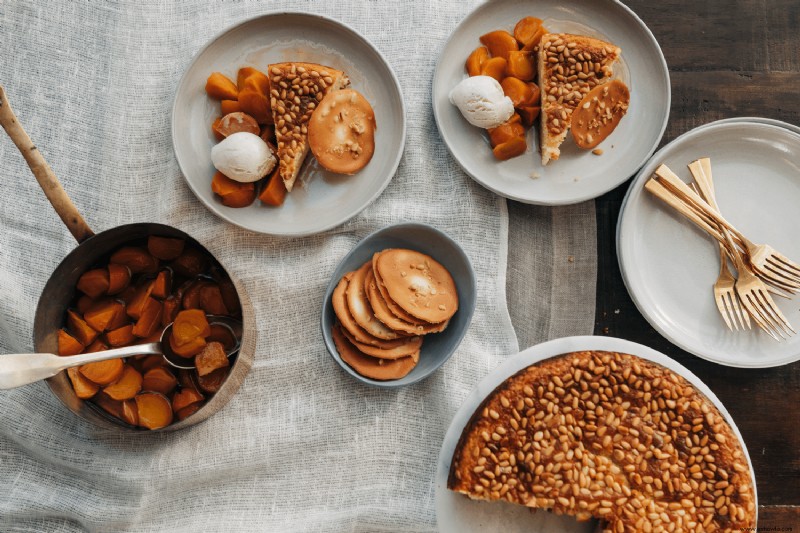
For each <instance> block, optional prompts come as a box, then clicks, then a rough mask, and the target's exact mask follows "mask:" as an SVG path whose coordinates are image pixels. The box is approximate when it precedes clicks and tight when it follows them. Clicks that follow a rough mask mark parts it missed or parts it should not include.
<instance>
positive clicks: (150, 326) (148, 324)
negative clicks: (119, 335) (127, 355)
mask: <svg viewBox="0 0 800 533" xmlns="http://www.w3.org/2000/svg"><path fill="white" fill-rule="evenodd" d="M162 310H163V306H162V304H161V302H159V301H158V300H156V299H155V298H148V299H147V300H146V301H145V303H144V305H142V312H141V314H140V315H139V320H137V321H136V325H135V326H133V334H134V335H136V336H137V337H143V338H144V337H149V336H150V335H153V334H154V333H155V332H156V330H157V329H158V327H159V326H160V325H161V312H162Z"/></svg>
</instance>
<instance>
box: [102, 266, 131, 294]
mask: <svg viewBox="0 0 800 533" xmlns="http://www.w3.org/2000/svg"><path fill="white" fill-rule="evenodd" d="M130 282H131V270H130V269H129V268H128V267H127V266H125V265H120V264H118V263H109V265H108V291H107V293H108V294H117V293H120V292H122V291H124V290H125V289H127V288H128V285H130Z"/></svg>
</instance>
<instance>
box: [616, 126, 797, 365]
mask: <svg viewBox="0 0 800 533" xmlns="http://www.w3.org/2000/svg"><path fill="white" fill-rule="evenodd" d="M700 157H710V158H711V167H712V172H713V177H714V186H715V189H716V193H717V201H718V202H719V205H720V209H721V211H722V213H723V215H725V217H726V218H727V219H728V220H729V221H730V222H731V223H732V224H733V225H734V226H736V227H737V228H738V229H739V230H740V231H742V232H743V233H744V234H745V235H748V236H749V237H750V238H751V239H752V240H753V241H754V242H759V243H769V244H771V245H773V246H775V247H776V248H777V249H778V250H780V251H781V252H782V253H783V254H784V255H786V256H787V257H789V258H790V259H793V260H795V261H800V242H798V240H797V239H796V237H795V235H794V229H795V228H797V227H800V212H798V210H797V205H798V202H800V174H799V173H798V162H799V161H800V135H799V134H798V130H797V128H796V127H793V126H791V125H788V124H782V123H780V122H777V121H762V120H758V119H748V118H744V119H733V120H724V121H720V122H713V123H711V124H706V125H704V126H700V127H699V128H695V129H694V130H692V131H690V132H687V133H685V134H683V135H681V136H680V137H678V138H677V139H675V140H674V141H672V142H671V143H669V144H668V145H666V146H665V147H664V148H662V149H661V150H659V152H658V153H657V154H656V155H654V156H653V158H652V159H651V160H650V162H649V163H648V164H647V165H646V166H645V168H643V169H642V171H641V172H640V173H639V175H638V176H637V177H636V179H635V180H634V181H633V183H632V184H631V186H630V188H629V189H628V194H627V196H626V198H625V201H624V202H623V206H622V209H621V211H620V216H619V223H618V225H617V256H618V259H619V264H620V270H621V272H622V278H623V280H624V281H625V286H626V287H627V288H628V292H630V294H631V298H632V299H633V301H634V303H635V304H636V306H637V308H638V309H639V311H641V313H642V315H644V317H645V318H646V319H647V321H648V322H650V324H651V325H652V326H653V327H654V328H655V329H656V330H658V332H659V333H661V334H662V335H663V336H664V337H666V338H667V339H668V340H669V341H670V342H672V343H673V344H675V345H676V346H679V347H681V348H683V349H684V350H686V351H687V352H690V353H693V354H695V355H697V356H698V357H702V358H704V359H707V360H709V361H713V362H715V363H719V364H723V365H729V366H737V367H746V368H763V367H770V366H778V365H785V364H788V363H792V362H794V361H797V360H800V337H799V336H797V335H795V336H793V337H791V338H789V339H788V340H787V341H785V342H780V343H779V342H775V341H774V340H772V339H771V338H770V337H768V336H767V335H766V334H764V333H762V332H761V331H757V330H753V331H730V330H728V328H727V327H726V326H725V323H724V322H723V321H722V318H721V317H720V315H719V312H718V311H717V307H716V305H715V303H714V297H713V293H712V290H711V289H712V285H713V283H714V282H715V281H716V279H717V275H718V273H719V255H718V254H719V252H718V250H717V246H716V245H715V243H714V241H713V240H712V239H711V238H710V237H708V236H707V235H706V234H705V233H703V232H702V231H700V230H699V229H696V228H695V226H694V225H692V224H691V223H690V222H688V221H686V220H685V219H683V218H682V217H681V216H680V215H677V214H676V213H675V212H674V211H672V209H671V208H669V207H667V206H666V205H664V204H662V203H661V202H660V201H659V200H657V199H656V198H654V197H652V195H650V194H649V193H647V192H646V191H645V190H644V183H645V182H646V180H648V179H649V178H650V176H651V175H652V173H653V171H654V170H655V168H656V167H657V166H658V165H660V164H662V163H664V164H667V165H669V167H670V168H671V169H672V170H674V171H675V172H676V173H677V174H678V175H679V176H681V177H683V178H684V179H685V180H687V181H688V179H689V176H690V174H689V171H688V169H687V168H686V165H688V164H689V163H691V162H692V161H694V160H695V159H698V158H700ZM775 300H776V304H777V305H778V306H779V307H780V308H781V310H782V311H783V314H784V315H785V316H786V318H787V319H788V320H789V322H791V323H792V324H793V325H795V326H797V325H798V324H800V310H798V303H797V299H796V298H795V299H793V300H784V299H782V298H776V299H775Z"/></svg>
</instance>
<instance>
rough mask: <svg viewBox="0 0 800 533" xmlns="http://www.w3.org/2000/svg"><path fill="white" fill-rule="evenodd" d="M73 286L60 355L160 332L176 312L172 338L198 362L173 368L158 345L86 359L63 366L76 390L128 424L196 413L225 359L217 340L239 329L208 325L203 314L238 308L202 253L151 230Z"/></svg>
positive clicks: (225, 344) (160, 422)
mask: <svg viewBox="0 0 800 533" xmlns="http://www.w3.org/2000/svg"><path fill="white" fill-rule="evenodd" d="M76 289H77V291H76V293H77V294H76V297H75V300H74V302H73V306H72V307H71V308H70V309H68V310H67V312H66V317H65V322H66V324H65V326H66V327H65V328H63V329H60V330H59V331H58V333H57V339H58V353H59V355H64V356H68V355H77V354H80V353H92V352H98V351H102V350H107V349H109V348H114V347H122V346H129V345H133V344H144V343H149V342H158V341H160V340H161V336H162V332H163V330H164V328H165V327H166V326H167V325H169V324H170V323H173V322H174V323H175V325H174V326H173V329H174V330H177V331H179V332H181V336H180V337H177V336H173V337H171V338H170V339H169V341H168V342H169V343H170V346H171V347H172V349H173V351H174V352H175V353H176V354H178V355H181V356H183V357H187V358H193V359H194V360H195V365H196V367H197V368H196V370H193V371H189V370H180V371H176V370H175V369H174V368H172V367H170V366H169V365H168V364H167V363H166V362H165V361H164V358H163V357H162V356H160V355H141V356H134V357H129V358H127V359H112V360H109V361H101V362H96V363H88V364H85V365H82V366H80V367H76V368H71V369H69V370H68V371H67V373H68V377H69V379H70V381H71V383H72V387H73V390H74V391H75V395H76V396H77V397H78V398H80V399H83V400H89V401H91V402H93V403H94V404H95V405H97V406H99V407H101V408H102V409H103V410H105V411H106V412H107V413H109V414H111V415H112V416H114V417H115V418H118V419H120V420H122V421H124V422H126V423H128V424H131V425H134V426H141V427H144V428H147V429H159V428H161V427H164V426H167V425H169V424H170V423H172V421H173V419H175V418H177V419H178V420H183V419H184V418H186V417H188V416H190V415H192V414H194V413H195V412H196V411H198V410H199V409H200V407H202V406H203V405H204V403H205V401H206V399H207V398H208V397H209V396H211V395H213V394H214V393H215V392H217V391H218V390H219V389H220V387H221V386H222V384H223V382H224V381H225V379H226V378H227V375H228V364H227V362H228V359H227V357H226V358H225V364H224V365H223V364H222V362H221V360H220V359H219V348H222V349H223V353H225V351H226V350H227V349H230V348H232V347H234V346H236V344H237V339H235V338H234V336H233V334H232V332H231V331H230V330H229V329H228V328H226V327H223V326H219V325H210V326H209V324H208V321H207V319H206V315H207V314H208V315H227V316H240V315H241V306H240V303H239V298H238V296H237V293H236V289H235V287H234V286H233V283H232V282H231V280H230V279H229V278H228V277H227V275H225V273H224V272H223V271H222V269H221V267H219V265H217V264H216V263H215V261H214V259H213V258H212V257H210V256H209V255H208V254H207V253H205V252H203V251H201V250H199V249H198V248H195V247H193V246H191V245H187V243H186V242H185V241H184V240H183V239H175V238H169V237H160V236H150V237H148V238H147V239H146V241H145V242H133V243H131V244H130V245H127V246H123V247H121V248H119V249H117V250H116V251H114V252H113V253H112V254H111V255H110V256H109V257H108V258H107V260H106V261H103V262H101V263H99V264H97V265H96V266H95V267H94V268H92V269H90V270H88V271H86V272H84V273H83V274H82V275H81V276H80V278H79V279H78V282H77V286H76ZM187 325H188V326H187ZM195 330H196V332H197V334H196V335H192V334H190V333H187V332H190V331H195Z"/></svg>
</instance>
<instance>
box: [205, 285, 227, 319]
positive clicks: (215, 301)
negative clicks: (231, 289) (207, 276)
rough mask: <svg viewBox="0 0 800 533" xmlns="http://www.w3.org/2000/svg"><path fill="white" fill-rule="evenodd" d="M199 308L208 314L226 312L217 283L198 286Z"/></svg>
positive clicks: (224, 313) (222, 313)
mask: <svg viewBox="0 0 800 533" xmlns="http://www.w3.org/2000/svg"><path fill="white" fill-rule="evenodd" d="M200 308H201V309H202V310H203V311H205V312H206V314H209V315H227V314H228V309H227V307H226V306H225V302H224V300H223V299H222V292H221V291H220V288H219V285H217V284H216V283H206V284H204V285H203V286H202V287H201V288H200Z"/></svg>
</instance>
